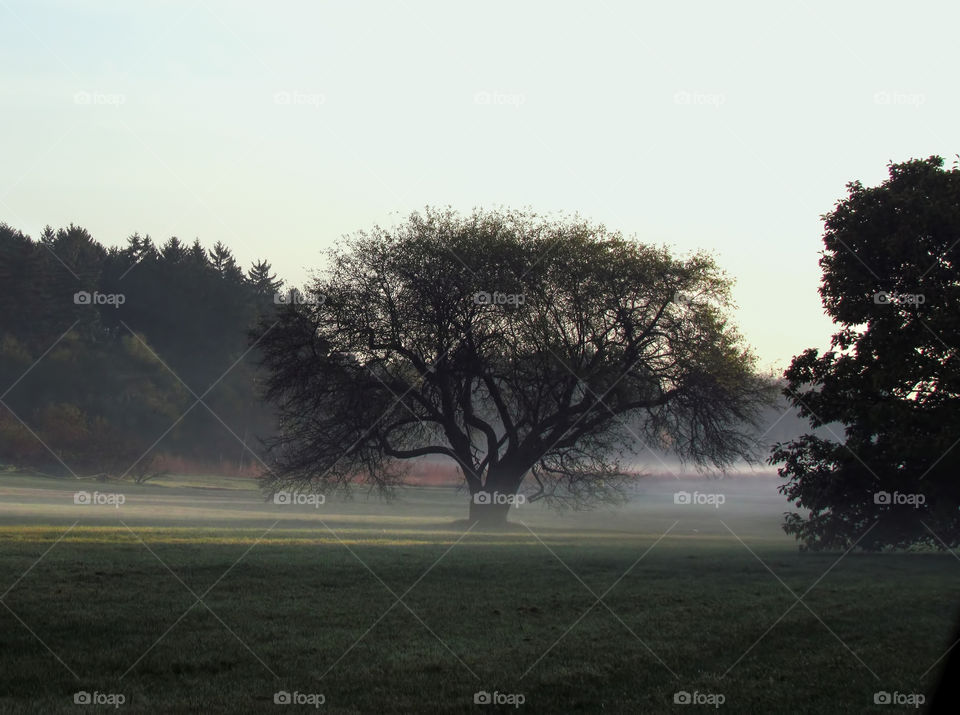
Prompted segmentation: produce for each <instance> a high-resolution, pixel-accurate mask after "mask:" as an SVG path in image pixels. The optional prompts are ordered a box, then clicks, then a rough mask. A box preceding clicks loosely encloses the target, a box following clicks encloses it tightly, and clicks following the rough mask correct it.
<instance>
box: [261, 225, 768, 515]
mask: <svg viewBox="0 0 960 715" xmlns="http://www.w3.org/2000/svg"><path fill="white" fill-rule="evenodd" d="M330 259H331V263H330V267H329V269H328V271H327V272H326V273H325V274H324V275H323V276H322V277H320V278H318V279H316V280H315V282H314V283H313V284H312V286H311V287H310V288H309V289H308V291H307V295H306V296H305V300H304V301H303V302H301V303H299V304H293V305H289V306H287V307H286V309H285V310H284V311H283V312H282V315H281V319H280V322H279V324H277V325H276V326H275V327H273V329H272V330H270V331H269V332H268V333H267V334H266V335H265V336H264V337H263V338H262V340H261V342H260V345H261V347H262V349H263V352H264V355H265V364H266V366H267V367H268V375H269V376H268V378H267V396H268V398H269V399H271V400H272V401H274V402H275V403H276V404H277V406H278V408H279V412H280V417H281V423H282V425H283V430H282V434H281V435H280V436H279V437H277V438H276V439H274V440H271V441H270V442H269V448H270V449H269V453H270V455H271V456H272V460H273V464H272V466H273V471H272V473H271V474H270V475H268V477H267V484H266V487H267V489H268V490H274V491H276V490H281V489H299V490H330V489H335V488H337V487H347V488H348V487H349V486H350V484H351V482H354V481H356V480H358V479H359V480H362V481H364V482H365V483H367V484H369V485H371V486H376V487H379V488H381V489H387V490H389V489H390V488H391V487H392V486H394V485H396V484H398V483H400V481H401V480H402V477H403V468H402V464H403V460H406V459H411V458H416V457H423V456H426V455H442V456H444V457H447V458H449V459H450V460H452V462H454V463H456V464H457V465H459V467H460V469H461V471H462V474H463V478H464V480H465V481H466V486H467V488H468V490H469V493H470V495H471V497H472V498H471V502H470V504H471V506H470V516H471V519H472V520H481V521H485V522H503V521H504V520H505V519H506V514H507V511H508V509H509V507H510V505H511V503H512V502H513V500H514V499H515V495H517V493H518V491H519V490H520V488H521V484H522V483H523V482H524V480H525V479H526V478H528V477H529V481H530V486H529V489H527V490H526V491H528V492H530V494H529V497H530V498H531V499H546V500H548V502H550V503H552V504H554V505H562V504H566V505H573V506H585V505H588V504H590V503H593V502H595V501H597V500H610V499H613V500H616V499H618V498H620V497H621V496H622V487H623V480H624V479H625V478H627V475H625V474H624V472H623V470H622V469H621V468H620V466H619V462H618V456H619V455H621V454H622V453H623V451H624V449H625V448H628V447H630V446H631V444H632V445H635V446H639V445H638V439H639V440H643V441H646V442H647V443H649V444H650V445H652V446H658V447H664V446H669V447H671V448H672V449H673V450H675V451H676V452H677V453H678V454H680V455H681V456H683V457H684V458H688V459H691V460H693V461H694V462H696V463H699V464H708V463H710V464H713V465H717V466H721V467H722V466H726V465H729V464H730V463H731V462H732V461H733V460H735V459H737V458H739V457H749V456H750V454H751V446H752V445H751V444H750V440H749V437H748V436H747V431H748V430H746V429H741V428H742V427H744V426H745V425H748V424H749V423H750V422H751V420H752V419H754V418H755V416H756V414H757V410H758V408H759V407H761V406H762V404H764V402H765V401H766V400H767V399H768V391H767V389H766V385H767V384H768V383H767V382H766V381H765V380H764V379H762V378H761V377H759V376H758V375H756V374H755V373H754V372H753V366H754V358H753V356H752V355H751V353H750V352H749V351H748V350H746V349H745V348H743V347H742V346H741V344H740V339H739V336H738V334H737V333H736V332H735V330H734V329H733V328H732V327H731V326H730V325H729V324H728V322H727V320H726V319H725V317H724V315H723V308H724V307H725V306H727V305H728V289H729V285H730V283H729V280H728V279H727V278H725V277H724V276H723V274H722V273H721V272H720V271H719V270H718V269H717V267H716V266H715V264H714V262H713V261H712V260H711V259H710V258H709V257H708V256H705V255H701V254H698V255H695V256H693V257H691V258H688V259H686V260H678V259H676V258H673V257H672V256H671V255H670V253H669V252H668V251H667V250H666V249H663V248H655V247H651V246H645V245H641V244H639V243H636V242H633V241H631V240H627V239H625V238H623V237H622V236H620V235H618V234H615V233H610V232H608V231H606V230H605V229H604V228H603V227H601V226H593V225H590V224H588V223H587V222H584V221H581V220H576V219H574V220H560V221H550V220H547V219H544V218H542V217H539V216H537V215H535V214H530V213H522V212H512V211H503V212H474V213H473V215H471V216H467V217H462V216H460V215H458V214H456V213H453V212H452V211H436V210H430V209H428V210H427V211H426V212H425V213H423V214H413V215H412V216H411V217H410V218H409V220H408V221H407V222H406V223H404V224H402V225H400V226H398V227H396V228H395V229H391V230H386V229H382V228H379V227H378V228H375V229H374V230H373V231H371V232H369V233H366V232H361V233H358V234H356V235H355V236H353V237H352V238H350V239H348V240H347V241H346V242H345V243H344V244H343V245H342V246H341V247H340V248H339V249H335V250H334V251H333V252H332V253H331V256H330Z"/></svg>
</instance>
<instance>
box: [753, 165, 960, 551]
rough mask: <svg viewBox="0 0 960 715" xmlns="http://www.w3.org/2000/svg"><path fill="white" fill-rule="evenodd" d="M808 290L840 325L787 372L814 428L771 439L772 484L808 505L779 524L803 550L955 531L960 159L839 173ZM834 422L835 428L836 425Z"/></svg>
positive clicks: (958, 521)
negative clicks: (950, 165) (875, 182)
mask: <svg viewBox="0 0 960 715" xmlns="http://www.w3.org/2000/svg"><path fill="white" fill-rule="evenodd" d="M823 218H824V222H825V232H824V236H823V242H824V251H823V254H822V258H821V259H820V265H821V267H822V269H823V280H822V283H821V287H820V295H821V297H822V299H823V305H824V307H825V309H826V311H827V313H828V314H829V315H830V316H831V317H832V318H833V320H834V322H835V323H837V324H838V326H839V328H840V330H839V332H837V333H836V334H835V335H834V336H833V338H832V341H831V349H830V350H828V351H827V352H825V353H824V354H823V355H820V354H819V353H818V351H817V350H815V349H812V348H811V349H808V350H806V351H805V352H804V353H803V354H801V355H799V356H797V357H795V358H794V359H793V362H792V364H791V366H790V368H789V369H788V370H787V371H786V373H785V377H786V378H787V382H788V384H787V387H786V388H785V390H784V394H785V395H786V396H787V397H788V398H789V399H790V400H791V402H792V404H794V405H795V406H797V407H798V408H799V409H800V411H801V414H802V415H803V416H804V417H807V418H808V419H809V421H810V423H811V424H812V426H814V427H823V426H828V425H830V424H831V423H838V424H839V425H842V430H843V435H842V436H841V435H840V434H837V432H836V431H834V434H835V435H836V437H835V439H827V438H823V437H821V436H815V435H804V436H803V437H801V438H800V439H798V440H794V441H792V442H789V443H786V444H782V443H781V444H778V445H776V447H775V448H774V450H773V453H772V455H771V458H770V462H771V463H772V464H780V465H782V466H781V467H780V469H779V473H780V475H781V476H783V477H785V478H787V479H788V480H789V481H788V483H786V484H784V485H782V486H781V491H782V492H783V493H785V494H786V495H787V496H788V497H789V498H790V500H791V501H792V502H794V503H795V504H796V505H797V506H798V507H802V508H805V509H808V510H809V512H808V515H806V516H804V515H801V514H799V513H793V514H788V515H787V520H786V523H785V527H784V528H785V530H786V531H787V533H790V534H793V535H795V536H796V537H797V539H798V540H799V541H800V542H801V546H802V547H804V548H811V549H824V548H843V547H847V546H849V545H850V544H853V543H856V544H858V545H859V546H861V547H864V548H867V549H880V548H884V547H906V546H909V545H913V544H918V543H921V544H929V545H933V546H936V547H938V548H941V547H943V546H945V545H949V546H956V545H958V544H960V510H958V506H960V480H958V479H957V478H956V475H957V472H958V468H960V450H957V449H956V448H955V447H956V445H957V435H958V433H960V409H958V408H960V402H958V397H960V359H958V356H957V353H956V349H957V346H958V345H960V311H958V310H957V307H958V306H960V170H958V169H957V168H954V169H952V170H949V171H945V170H944V169H943V160H942V159H941V158H940V157H936V156H934V157H930V158H929V159H923V160H912V161H908V162H905V163H902V164H890V166H889V177H888V178H887V180H886V181H885V182H884V183H883V184H881V185H880V186H877V187H870V188H868V187H864V186H863V185H862V184H861V183H860V182H856V181H855V182H852V183H850V184H848V185H847V197H846V198H845V199H843V200H841V201H839V202H838V203H837V205H836V207H835V209H834V210H833V211H832V212H831V213H829V214H827V215H825V216H824V217H823ZM838 429H839V428H838Z"/></svg>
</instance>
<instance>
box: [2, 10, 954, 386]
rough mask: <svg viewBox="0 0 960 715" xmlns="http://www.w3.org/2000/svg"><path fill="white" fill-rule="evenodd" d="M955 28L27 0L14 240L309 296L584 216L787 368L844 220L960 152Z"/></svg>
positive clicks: (822, 337) (869, 15)
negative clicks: (477, 215) (459, 235)
mask: <svg viewBox="0 0 960 715" xmlns="http://www.w3.org/2000/svg"><path fill="white" fill-rule="evenodd" d="M958 20H960V5H957V4H955V3H947V2H939V3H932V2H928V3H923V2H921V3H917V4H912V5H910V6H909V9H907V6H905V5H903V4H902V3H896V4H894V3H890V2H887V3H882V2H869V3H868V2H843V3H833V2H800V3H790V4H789V5H788V4H774V3H765V2H763V3H761V2H756V3H742V2H741V3H737V2H725V3H715V2H700V3H689V2H688V3H649V2H627V3H617V2H612V1H606V0H604V1H601V2H591V3H585V2H581V3H563V2H483V3H463V2H460V3H453V2H449V1H448V2H416V1H415V0H403V1H400V2H289V1H282V0H280V1H275V2H272V3H263V2H257V3H253V2H236V1H235V2H214V1H213V0H199V1H197V0H194V1H192V2H175V1H170V2H159V1H156V0H137V2H105V1H91V0H88V1H84V0H71V1H69V2H67V1H50V0H29V1H24V2H18V1H15V0H0V126H2V132H0V147H2V153H0V157H2V159H0V221H3V222H6V223H8V224H10V225H11V226H14V227H15V228H18V229H20V230H22V231H24V232H26V233H28V234H30V235H32V236H34V237H37V236H38V235H39V233H40V231H41V230H42V228H43V227H44V226H45V225H47V224H49V225H52V226H54V227H55V228H57V227H60V226H66V225H68V224H70V223H74V224H77V225H81V226H83V227H85V228H86V229H87V230H89V231H90V233H91V234H92V235H93V236H94V238H96V239H97V240H99V241H100V242H102V243H104V244H105V245H108V246H110V245H123V244H124V243H125V241H126V237H127V236H129V235H130V234H132V233H134V232H139V233H141V234H149V235H150V236H151V237H153V238H154V240H155V241H157V242H158V243H159V242H163V241H164V240H166V239H167V238H169V237H170V236H177V237H179V238H180V239H181V240H186V241H192V240H193V239H194V238H199V239H200V240H201V242H202V243H203V244H204V245H206V246H207V247H210V246H212V245H213V244H214V243H216V242H217V241H223V242H224V243H225V244H227V245H228V246H229V247H230V248H231V249H232V250H233V251H234V254H235V255H236V256H237V258H238V259H239V260H240V262H241V263H242V264H243V265H244V266H249V264H250V263H251V262H253V261H254V260H257V259H260V258H267V259H268V260H270V261H271V262H272V264H273V266H274V268H275V270H276V271H277V273H278V274H279V275H280V277H282V278H284V279H286V280H287V281H288V282H289V283H293V284H302V283H303V282H305V281H306V280H307V279H308V277H309V274H310V272H311V271H312V270H316V269H318V268H321V267H322V266H323V261H324V258H323V253H324V251H325V250H326V249H328V248H330V247H331V246H333V245H334V244H335V243H336V242H337V241H338V240H339V239H340V238H341V237H343V236H344V235H346V234H351V233H354V232H355V231H358V230H362V229H369V228H371V227H372V226H374V225H376V224H380V225H385V226H388V225H392V224H396V223H398V222H400V221H402V220H403V219H404V218H405V217H406V216H408V215H409V214H410V213H411V212H412V211H415V210H419V209H422V208H423V207H424V206H427V205H431V206H447V205H450V206H453V207H454V208H455V209H458V210H461V211H465V212H469V211H470V210H471V209H472V208H474V207H486V208H494V207H507V206H508V207H513V208H530V209H533V210H535V211H537V212H541V213H553V214H557V215H558V216H559V215H562V214H566V215H572V214H574V213H576V214H579V215H580V216H582V217H585V218H588V219H590V220H592V221H594V222H597V223H601V224H603V225H605V226H606V227H607V228H609V229H612V230H618V231H621V232H623V233H624V234H626V235H631V236H636V238H637V239H638V240H640V241H643V242H647V243H654V244H667V245H669V246H671V247H672V248H674V249H675V251H676V252H677V253H678V254H679V255H684V254H687V253H689V252H692V251H695V250H698V249H704V250H707V251H709V252H711V253H713V254H714V256H715V257H716V259H717V261H718V263H719V264H720V265H721V266H722V267H723V268H724V269H725V270H726V271H727V272H728V273H729V274H730V275H731V276H732V277H733V278H735V279H736V281H737V283H736V286H735V288H734V299H735V301H736V303H737V308H736V310H735V311H734V313H733V318H734V322H736V323H737V324H738V325H739V327H740V330H741V332H742V333H743V335H744V337H745V340H746V342H747V343H749V344H750V345H752V346H753V347H754V349H755V350H756V352H757V353H758V355H759V357H760V363H761V366H762V367H764V368H766V369H775V370H782V369H783V368H784V367H786V366H787V365H788V364H789V361H790V359H791V357H792V356H794V355H797V354H799V353H800V352H802V351H803V350H804V349H806V348H808V347H817V348H821V349H822V348H824V347H826V346H827V345H828V344H829V337H830V335H831V334H832V333H833V332H834V326H833V325H832V324H831V323H830V321H829V319H828V318H827V317H826V316H825V315H824V313H823V309H822V306H821V303H820V298H819V295H818V293H817V288H818V285H819V281H820V271H819V266H818V263H817V262H818V259H819V251H820V250H821V248H822V242H821V239H822V230H823V226H822V221H821V219H820V217H821V215H822V214H824V213H826V212H828V211H830V210H831V209H832V208H833V206H834V205H835V203H836V202H837V201H838V200H839V199H841V198H842V197H843V196H844V195H845V191H846V190H845V185H846V183H847V182H849V181H852V180H860V181H862V182H863V183H864V184H867V185H875V184H878V183H880V182H882V181H883V180H884V178H885V177H886V172H887V164H888V162H890V161H894V162H899V161H904V160H907V159H910V158H917V157H927V156H930V155H932V154H938V155H941V156H943V157H944V158H945V159H946V160H947V162H948V164H949V163H951V162H952V161H953V159H954V157H955V154H956V153H957V152H958V151H960V141H958V137H957V131H958V127H960V124H958V122H957V118H958V116H960V112H958V110H960V84H958V83H957V81H956V70H957V68H958V67H960V62H958V54H960V50H958V47H957V43H956V29H957V27H958V26H960V23H958Z"/></svg>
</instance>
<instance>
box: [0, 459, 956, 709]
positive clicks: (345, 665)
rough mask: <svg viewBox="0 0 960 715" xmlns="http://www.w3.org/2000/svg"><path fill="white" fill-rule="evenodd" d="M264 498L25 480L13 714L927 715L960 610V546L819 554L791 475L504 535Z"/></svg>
mask: <svg viewBox="0 0 960 715" xmlns="http://www.w3.org/2000/svg"><path fill="white" fill-rule="evenodd" d="M251 487H252V485H251V483H250V482H249V481H247V480H240V479H238V480H224V479H211V478H201V477H180V478H170V479H167V480H166V481H161V482H158V483H153V484H151V483H148V484H145V485H131V484H127V483H124V484H122V485H121V484H110V483H106V484H105V483H99V482H89V483H87V482H76V481H74V480H69V481H65V480H55V479H49V478H41V477H33V476H23V475H4V476H3V477H2V480H0V593H2V598H0V606H2V608H0V711H2V712H25V713H57V712H71V713H76V712H86V711H89V712H107V711H117V710H118V709H119V710H120V711H123V712H144V713H146V712H184V711H187V710H200V711H204V712H212V713H219V712H223V713H247V712H250V713H252V712H277V713H284V712H307V711H313V712H318V711H319V712H329V713H374V712H378V713H410V712H441V713H447V712H449V713H466V712H521V711H525V712H542V713H560V712H584V713H661V712H662V713H666V712H674V713H675V712H687V711H688V710H690V711H691V712H692V711H697V712H702V711H704V710H715V709H720V710H727V711H733V712H738V713H741V712H742V713H752V712H756V713H778V712H784V713H787V712H790V713H834V712H836V713H841V712H850V711H854V712H888V713H889V712H908V711H914V712H916V710H915V708H912V707H910V704H909V698H908V696H910V695H911V694H913V695H920V694H926V695H927V697H928V698H929V694H930V693H931V692H932V690H933V688H934V686H935V684H936V679H937V676H938V667H937V664H938V662H940V663H942V661H940V658H941V657H942V656H943V655H944V653H945V652H946V650H947V649H948V648H949V646H950V645H951V634H952V632H953V628H954V625H955V620H956V617H957V615H958V614H957V604H958V599H957V594H958V585H960V561H958V559H957V557H956V556H955V555H954V554H948V553H882V554H864V553H858V552H856V551H854V552H851V553H849V554H846V555H844V554H842V553H839V552H838V553H820V554H811V553H801V552H799V551H798V549H797V546H796V544H795V543H794V541H793V540H792V539H791V538H788V537H787V536H785V535H784V534H783V532H782V531H781V530H780V518H781V513H782V512H783V511H784V510H786V509H787V508H788V506H787V505H786V503H785V502H783V501H782V498H781V497H780V496H779V495H778V494H777V493H776V481H775V480H771V479H764V478H755V479H740V480H729V479H728V480H722V481H715V480H714V481H686V480H684V481H670V480H666V481H660V480H651V481H650V482H648V483H644V484H643V485H642V486H641V487H640V488H639V489H638V492H637V494H636V495H635V498H634V500H633V501H632V502H631V504H630V505H628V506H627V507H625V508H622V509H619V510H616V511H601V512H590V513H572V514H567V515H557V514H555V513H552V512H548V511H546V510H544V509H542V508H540V507H538V506H537V505H525V506H523V507H522V508H519V509H517V510H516V511H515V512H514V513H513V514H512V515H511V519H512V521H513V523H514V525H515V528H514V529H513V530H512V531H509V532H499V533H489V532H481V531H479V530H477V529H473V530H468V529H467V528H466V527H465V526H463V525H461V524H458V523H457V522H456V520H457V519H458V518H462V517H463V516H465V513H466V497H465V495H464V494H463V493H462V492H460V493H458V492H457V491H456V490H453V489H449V488H443V487H419V488H415V489H408V490H405V491H404V492H403V493H402V494H401V495H400V498H399V500H398V501H396V502H394V503H391V504H384V503H382V502H379V501H376V500H374V501H368V500H365V499H363V498H357V499H355V500H352V501H344V500H334V499H332V498H331V499H328V500H327V501H326V502H325V503H324V504H322V505H316V506H307V505H278V504H274V503H272V502H266V501H264V499H263V498H262V497H261V496H260V495H259V493H258V492H257V491H256V490H255V489H253V488H251ZM678 489H683V490H687V491H689V492H691V493H693V492H694V491H699V493H701V494H716V493H720V494H723V495H724V501H723V503H722V504H719V505H718V504H716V503H713V504H707V503H701V504H697V503H692V504H676V503H674V499H673V494H674V492H676V491H677V490H678ZM78 491H82V492H86V493H88V494H89V495H91V496H90V502H91V503H83V500H82V499H81V503H75V501H77V499H76V496H75V495H76V494H77V492H78ZM94 494H97V495H99V496H94ZM111 494H121V495H122V496H123V500H122V501H123V503H122V504H118V503H117V501H118V500H117V499H113V501H112V502H111V501H110V500H109V499H108V498H107V497H108V496H109V495H111ZM97 501H99V502H100V503H99V504H98V503H96V502H97ZM77 693H81V694H83V693H87V694H89V699H90V700H91V702H92V703H93V704H92V705H90V706H87V707H86V708H85V709H81V710H79V711H78V710H77V705H75V702H74V701H75V698H76V697H81V698H82V697H84V696H83V695H81V696H77ZM877 693H889V694H890V698H891V699H892V700H894V704H893V705H881V704H876V703H875V697H876V694H877ZM883 697H884V696H882V695H881V696H880V698H881V699H882V698H883ZM121 698H122V704H119V703H118V701H119V700H120V699H121ZM284 699H288V700H289V701H291V702H290V704H284V703H283V702H280V703H277V700H280V701H283V700H284ZM484 699H489V700H490V701H492V702H491V704H484V703H477V702H475V701H476V700H484ZM684 699H688V700H691V701H693V704H692V705H684V704H683V703H682V702H677V701H678V700H680V701H683V700H684ZM897 699H899V705H898V704H897ZM914 700H916V697H914ZM98 702H99V703H100V705H99V706H98V705H97V703H98ZM698 703H699V705H698ZM117 705H119V707H116V706H117Z"/></svg>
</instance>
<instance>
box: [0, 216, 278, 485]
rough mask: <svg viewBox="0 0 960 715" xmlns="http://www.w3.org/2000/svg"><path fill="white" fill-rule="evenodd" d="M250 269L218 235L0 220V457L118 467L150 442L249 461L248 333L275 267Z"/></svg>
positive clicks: (260, 414)
mask: <svg viewBox="0 0 960 715" xmlns="http://www.w3.org/2000/svg"><path fill="white" fill-rule="evenodd" d="M254 269H255V271H256V273H255V275H256V276H258V277H259V278H258V279H257V280H254V279H253V278H251V279H247V278H246V277H245V276H244V275H243V273H242V271H240V269H239V267H237V264H236V260H235V259H234V258H233V255H232V254H231V252H230V251H229V249H227V248H226V247H225V246H223V245H222V244H217V245H216V246H215V247H214V249H213V250H212V251H211V252H210V254H209V255H208V253H207V251H206V250H205V249H204V248H203V247H202V246H201V245H200V243H199V241H195V242H194V243H193V245H192V246H188V245H185V244H184V243H182V242H181V241H180V240H179V239H177V238H176V237H173V238H170V239H169V240H168V241H167V242H166V243H164V244H163V245H162V246H161V247H159V248H157V246H156V245H155V244H154V242H153V240H152V239H151V238H150V237H149V236H140V235H139V234H134V235H132V236H130V237H129V239H128V240H127V245H126V247H125V248H122V249H120V248H113V249H109V250H108V249H106V248H104V247H103V246H102V245H100V244H99V243H97V242H96V241H95V240H94V239H93V238H92V237H91V236H90V234H89V233H87V232H86V231H85V230H84V229H82V228H79V227H76V226H72V225H71V226H70V227H68V228H65V229H60V230H56V231H55V230H53V229H52V228H49V227H48V228H46V229H45V230H44V231H43V233H42V235H41V237H40V239H39V240H37V241H33V240H31V239H30V238H29V237H27V236H25V235H24V234H22V233H21V232H19V231H16V230H15V229H13V228H11V227H9V226H7V225H5V224H0V305H2V307H3V311H2V315H0V395H2V398H0V400H2V401H0V464H11V465H15V466H17V467H23V468H32V469H40V470H42V471H49V472H55V473H71V472H72V473H74V474H85V473H86V474H89V473H98V474H99V473H103V474H109V475H113V476H120V475H122V474H126V473H129V474H133V475H136V474H138V473H141V474H142V473H143V472H144V470H146V469H148V468H149V465H150V463H151V461H152V458H153V456H154V455H156V454H158V453H163V454H164V455H167V456H173V457H176V458H182V459H184V460H189V461H190V462H192V463H197V464H201V465H204V466H205V467H209V468H218V465H221V464H223V465H234V466H235V465H237V464H238V462H239V461H240V460H241V459H243V460H244V461H246V462H247V463H249V462H251V461H252V462H256V458H255V457H254V456H253V455H252V454H251V453H250V452H249V451H248V450H245V448H244V447H243V444H242V442H244V440H247V441H248V443H251V444H252V443H254V442H255V439H254V435H258V434H266V435H269V434H271V433H272V432H273V430H274V429H275V426H274V425H275V421H274V419H273V417H272V416H271V415H270V413H269V411H268V410H267V409H266V408H265V407H264V406H263V405H262V404H261V402H260V401H259V399H258V398H257V394H256V393H257V388H256V386H255V380H256V350H255V349H253V350H251V348H250V347H249V346H248V344H247V333H248V331H249V330H250V328H251V326H253V325H255V324H256V323H257V322H258V321H259V320H260V319H261V318H262V317H263V316H264V315H267V314H273V313H275V305H274V300H273V295H271V294H269V292H268V291H269V289H270V287H272V286H276V287H277V288H279V281H276V278H275V276H272V275H271V269H270V265H269V264H268V263H266V262H265V261H261V262H259V263H257V264H256V265H255V267H254ZM254 269H252V270H254ZM252 275H253V274H252ZM264 277H268V278H269V282H264ZM104 296H107V298H104ZM117 296H120V297H119V298H117ZM98 297H99V299H100V300H101V301H103V300H106V301H107V302H98ZM200 397H202V398H203V402H202V403H197V398H200ZM208 408H209V409H208Z"/></svg>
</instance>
